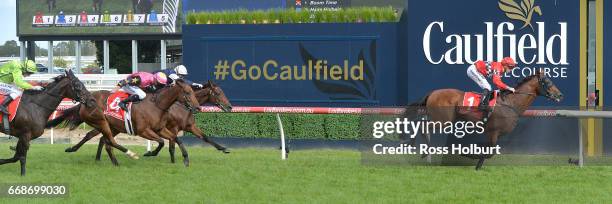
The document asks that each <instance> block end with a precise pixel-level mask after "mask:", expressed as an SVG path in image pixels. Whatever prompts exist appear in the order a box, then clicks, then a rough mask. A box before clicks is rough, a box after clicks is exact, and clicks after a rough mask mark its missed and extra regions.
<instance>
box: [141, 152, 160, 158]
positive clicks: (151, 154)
mask: <svg viewBox="0 0 612 204" xmlns="http://www.w3.org/2000/svg"><path fill="white" fill-rule="evenodd" d="M142 156H144V157H152V156H157V155H155V154H153V152H147V153H145V154H143V155H142Z"/></svg>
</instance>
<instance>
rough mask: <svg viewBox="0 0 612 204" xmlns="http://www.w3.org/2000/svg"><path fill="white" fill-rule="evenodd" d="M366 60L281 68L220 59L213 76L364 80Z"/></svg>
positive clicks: (272, 63)
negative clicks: (355, 63)
mask: <svg viewBox="0 0 612 204" xmlns="http://www.w3.org/2000/svg"><path fill="white" fill-rule="evenodd" d="M363 64H364V63H363V60H359V62H358V64H357V65H349V62H348V60H344V63H343V64H342V65H339V64H328V62H327V60H316V61H313V60H308V63H307V64H304V65H282V64H279V63H278V62H277V61H275V60H267V61H265V62H264V63H263V65H247V63H246V62H245V61H244V60H235V61H233V62H231V63H230V61H228V60H219V61H218V62H217V64H216V65H215V70H214V73H213V74H214V76H215V78H216V80H226V78H228V76H230V78H231V79H233V80H254V81H256V80H261V79H264V80H269V81H273V80H282V81H290V80H295V81H304V80H335V81H339V80H344V81H347V80H353V81H362V80H364V79H363V77H364V76H363V74H364V73H363Z"/></svg>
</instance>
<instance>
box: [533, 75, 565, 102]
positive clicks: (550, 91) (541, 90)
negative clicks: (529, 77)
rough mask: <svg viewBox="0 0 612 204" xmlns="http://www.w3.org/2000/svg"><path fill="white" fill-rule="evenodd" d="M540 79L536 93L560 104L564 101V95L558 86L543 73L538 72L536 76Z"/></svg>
mask: <svg viewBox="0 0 612 204" xmlns="http://www.w3.org/2000/svg"><path fill="white" fill-rule="evenodd" d="M535 75H536V76H535V77H536V78H537V79H538V86H537V88H536V93H537V94H538V95H540V96H544V97H546V98H548V99H551V100H554V101H556V102H560V101H561V100H563V93H561V91H560V90H559V88H557V86H556V85H555V84H554V83H553V82H552V80H550V78H548V76H546V74H545V73H544V72H542V71H537V72H536V74H535Z"/></svg>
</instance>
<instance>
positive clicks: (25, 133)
mask: <svg viewBox="0 0 612 204" xmlns="http://www.w3.org/2000/svg"><path fill="white" fill-rule="evenodd" d="M64 98H69V99H72V100H74V101H77V102H80V104H82V105H83V106H84V107H86V108H85V109H87V110H90V109H95V108H96V107H95V102H94V99H93V98H92V96H91V93H89V92H88V91H87V89H86V88H85V86H84V85H83V83H81V81H79V79H78V78H77V77H76V76H74V74H73V73H72V71H67V72H66V73H65V75H59V76H57V77H55V78H54V79H53V82H51V83H49V84H48V85H46V86H45V89H44V90H43V91H33V90H27V91H25V92H24V93H23V95H22V97H21V104H20V105H19V107H18V108H17V112H16V113H15V114H16V115H15V118H14V119H13V121H12V122H10V132H9V133H7V132H6V131H4V130H2V132H4V133H7V134H9V135H13V136H15V137H17V138H19V139H18V141H17V147H16V148H15V154H14V156H13V158H10V159H0V165H2V164H6V163H14V162H17V161H19V162H20V164H21V175H22V176H24V175H25V173H26V157H27V154H28V149H29V148H30V141H31V140H33V139H36V138H38V137H40V136H41V135H42V134H43V132H44V130H45V124H46V123H47V119H48V118H49V116H50V115H51V114H52V113H53V112H54V111H55V110H56V108H57V106H58V105H59V104H60V102H62V100H63V99H64ZM94 125H95V124H94ZM110 139H112V140H111V141H112V143H114V144H116V142H114V139H113V138H110ZM115 147H117V148H123V147H121V146H119V145H116V146H115ZM123 149H125V148H123ZM128 151H129V150H128Z"/></svg>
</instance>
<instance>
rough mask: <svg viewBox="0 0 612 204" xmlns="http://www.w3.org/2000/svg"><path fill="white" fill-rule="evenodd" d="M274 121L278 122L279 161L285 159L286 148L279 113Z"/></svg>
mask: <svg viewBox="0 0 612 204" xmlns="http://www.w3.org/2000/svg"><path fill="white" fill-rule="evenodd" d="M276 121H277V122H278V130H279V131H280V137H281V159H282V160H286V159H287V149H286V148H287V147H286V146H285V130H284V129H283V121H281V118H280V113H277V114H276Z"/></svg>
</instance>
